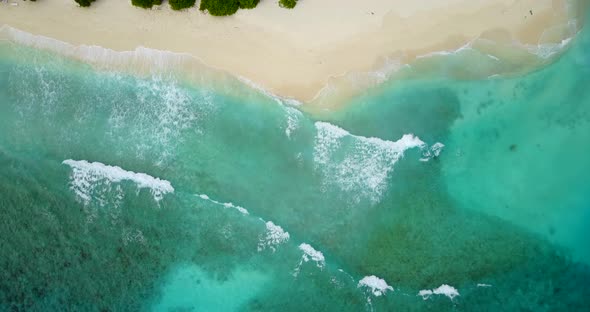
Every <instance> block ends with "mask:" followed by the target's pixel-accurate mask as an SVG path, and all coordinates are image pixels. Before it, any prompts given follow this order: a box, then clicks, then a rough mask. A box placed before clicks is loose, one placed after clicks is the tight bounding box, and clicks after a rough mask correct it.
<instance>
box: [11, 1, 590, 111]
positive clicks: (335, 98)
mask: <svg viewBox="0 0 590 312" xmlns="http://www.w3.org/2000/svg"><path fill="white" fill-rule="evenodd" d="M12 1H15V0H12ZM334 1H335V0H323V1H318V2H317V3H316V2H314V3H311V2H306V1H302V2H301V3H300V4H299V5H298V6H297V8H296V9H295V10H285V9H281V8H279V7H278V6H276V5H275V3H274V2H272V1H263V2H261V3H260V5H259V7H258V8H256V9H253V10H240V12H238V13H237V14H236V15H235V16H231V17H224V18H216V17H212V16H209V15H206V14H203V13H200V12H199V11H198V10H197V9H196V8H193V9H191V10H189V11H181V12H174V11H172V10H170V9H169V8H168V7H167V6H166V5H164V6H163V7H162V8H161V9H155V10H142V9H138V8H135V7H132V6H131V4H130V3H126V2H124V1H120V2H116V1H108V0H102V1H97V2H95V5H93V6H92V7H91V8H79V7H77V6H76V5H75V3H74V2H73V1H70V0H56V1H54V2H51V3H49V2H39V3H31V2H21V1H19V4H20V5H19V6H8V5H5V4H1V5H0V26H2V25H7V26H8V27H11V28H15V29H18V30H21V31H23V32H25V33H30V34H35V37H36V38H45V39H47V38H49V40H56V41H55V42H61V44H62V45H66V46H65V48H64V51H59V48H52V47H47V46H45V47H40V48H42V49H49V50H53V51H55V52H57V53H60V54H65V55H66V56H71V57H74V58H77V59H80V60H82V61H85V62H90V63H91V64H93V65H97V64H96V63H97V62H100V59H101V58H102V59H103V61H104V60H108V61H109V62H114V63H117V62H118V63H119V64H118V65H117V64H109V66H111V65H115V66H119V67H131V68H132V69H133V70H136V69H137V68H136V67H142V66H143V67H145V66H146V64H145V62H146V60H143V61H141V60H139V61H138V59H139V57H138V56H136V55H135V56H133V54H137V53H139V52H141V50H142V49H144V48H143V47H147V48H145V49H144V50H145V51H151V52H153V51H157V50H160V51H162V52H161V53H160V55H159V56H158V57H160V58H161V59H158V60H157V61H153V60H152V61H153V62H160V63H162V62H168V61H170V60H169V59H168V57H165V56H162V55H164V54H169V55H168V56H172V57H169V58H170V59H171V58H174V56H175V55H178V56H180V58H181V59H183V58H184V56H187V57H188V56H190V58H191V59H193V60H194V62H193V61H190V60H188V61H187V60H177V61H175V62H176V63H178V64H181V63H184V62H192V63H201V66H195V65H191V66H189V67H188V68H183V71H187V72H188V74H189V76H191V75H193V76H197V79H200V80H202V79H203V77H202V76H203V75H201V74H200V73H190V72H189V71H191V70H203V68H205V67H206V68H210V69H211V70H208V71H207V72H214V71H219V72H221V73H222V74H223V75H225V74H228V75H231V76H233V77H235V78H237V80H239V81H241V82H242V83H246V84H249V85H255V86H256V88H258V89H260V90H263V92H265V93H268V94H270V95H272V96H275V95H276V97H278V98H281V99H284V100H288V101H289V100H291V101H297V102H300V103H304V104H305V105H304V106H305V107H307V108H310V109H312V110H315V109H331V108H335V107H338V106H341V105H342V102H343V101H344V100H346V99H347V98H350V97H352V96H354V95H356V94H359V93H360V92H362V91H364V90H366V89H368V88H370V87H372V86H375V85H377V84H380V83H382V82H384V81H387V80H389V79H391V77H392V75H394V74H397V73H398V72H399V71H400V69H402V68H407V67H408V66H412V67H414V65H418V66H417V68H418V67H420V64H426V63H428V62H431V61H429V60H431V59H433V58H436V57H438V56H441V55H442V56H445V55H453V54H456V53H459V52H461V53H463V50H465V49H464V48H465V47H468V48H467V50H470V49H475V50H483V51H484V52H486V53H488V52H489V53H488V55H490V56H492V57H495V58H498V56H501V57H500V58H502V60H503V61H506V62H505V63H508V64H509V63H513V62H514V61H515V60H517V61H519V62H521V63H522V64H524V65H522V66H521V67H523V68H529V69H530V68H533V67H535V66H539V65H540V64H542V63H543V61H544V59H546V58H544V57H543V56H542V55H540V53H541V52H543V51H542V50H543V49H545V48H547V49H549V51H550V52H552V53H556V52H558V51H559V49H562V48H563V47H564V46H566V45H567V42H566V44H562V43H563V42H564V40H567V39H568V38H571V37H572V36H573V35H575V33H576V32H577V30H578V29H579V28H580V26H581V25H575V23H572V21H575V19H576V18H578V16H573V14H575V11H576V10H575V9H572V8H571V6H574V7H575V5H576V4H577V3H576V2H567V1H566V0H557V1H534V0H526V1H520V2H518V3H516V4H514V3H512V4H510V2H512V1H504V0H482V1H480V2H479V3H478V4H475V3H471V2H469V1H465V0H453V1H451V2H450V3H449V5H448V6H447V7H444V8H440V5H441V4H440V3H438V2H440V1H438V0H429V3H428V4H430V7H429V8H428V9H424V8H423V7H421V8H417V7H412V6H413V5H412V4H404V5H402V4H401V2H402V1H398V0H396V1H392V2H391V1H385V0H371V1H369V2H370V3H365V4H351V5H350V6H351V7H347V8H345V10H343V12H342V13H341V14H340V15H338V16H335V14H336V13H329V12H328V13H327V15H326V16H325V18H324V17H322V15H321V14H323V13H326V12H324V11H323V10H324V9H328V8H330V6H329V5H330V4H333V3H334ZM397 2H400V3H397ZM96 4H98V5H96ZM347 5H348V4H347ZM396 5H398V6H399V8H397V9H396V11H393V10H391V8H392V7H395V6H396ZM355 6H356V7H355ZM363 6H365V7H371V6H380V7H379V8H380V10H381V11H378V12H372V13H373V15H370V16H371V17H375V18H374V19H368V18H366V16H363V17H362V18H359V19H358V20H351V23H347V24H345V26H343V29H342V31H336V29H333V27H334V21H338V20H339V19H342V18H344V17H346V16H348V15H354V14H355V13H356V12H357V11H358V10H361V9H362V7H363ZM414 6H415V5H414ZM515 6H519V7H522V8H524V7H534V8H535V11H533V10H532V9H531V10H527V11H526V13H527V14H529V15H528V16H527V15H524V17H523V16H521V15H522V14H519V15H518V16H517V13H521V11H522V10H523V9H521V11H518V12H517V13H509V12H508V10H509V9H511V10H513V11H514V10H517V9H516V8H514V7H515ZM568 6H570V8H568ZM388 8H389V10H387V9H388ZM60 10H64V11H66V12H64V13H67V14H68V16H69V17H70V15H69V14H71V15H72V16H71V20H72V21H71V23H69V27H67V26H66V25H63V24H62V23H59V22H57V19H58V17H59V15H57V13H59V12H60ZM314 10H317V11H318V12H317V13H313V11H314ZM334 10H335V9H334ZM48 11H49V13H50V14H48ZM384 11H386V12H385V13H384ZM529 11H531V12H534V13H531V12H529ZM379 12H380V13H379ZM64 13H61V14H60V15H63V14H64ZM305 14H310V15H309V16H306V15H305ZM498 14H500V15H508V16H501V17H505V18H504V19H502V18H501V17H499V16H498ZM376 15H378V16H376ZM32 16H33V17H35V18H31V17H32ZM126 17H129V18H126ZM451 17H460V18H459V19H457V21H453V22H452V21H450V20H451ZM281 19H282V20H283V21H282V20H281ZM306 19H310V22H306ZM314 19H318V20H314ZM520 19H522V20H520ZM445 20H446V21H445ZM52 21H53V22H52ZM354 22H357V23H354ZM298 23H299V24H301V25H305V26H302V27H294V28H293V29H289V28H288V26H297V25H298ZM322 23H323V24H322ZM76 25H80V27H75V26H76ZM82 25H86V28H84V27H83V26H82ZM88 25H90V26H88ZM116 25H119V27H115V28H116V30H120V31H116V32H113V30H111V28H112V27H113V26H116ZM319 25H326V27H325V28H323V27H319ZM502 25H503V26H502ZM123 26H126V27H123ZM467 26H472V27H467ZM88 27H90V28H88ZM270 27H272V28H273V29H269V28H270ZM314 27H318V28H317V29H319V30H321V31H318V32H315V31H314V30H315V28H314ZM3 28H6V27H3ZM191 28H192V29H191ZM81 29H82V30H81ZM176 29H179V31H178V32H175V31H173V30H176ZM433 29H437V32H436V33H434V32H433V31H432V30H433ZM401 30H403V31H404V33H401ZM208 31H210V32H208ZM171 34H172V35H171ZM333 34H338V36H337V37H334V36H333ZM392 35H393V36H392ZM39 36H41V37H39ZM195 37H196V38H195ZM129 38H131V39H129ZM9 40H12V41H16V42H18V40H15V39H14V38H9ZM29 40H34V38H32V39H29ZM21 41H23V40H21ZM25 41H26V40H25ZM19 43H21V44H25V45H29V46H33V47H35V46H37V47H39V46H38V45H39V44H38V43H36V42H19ZM256 43H258V44H259V45H255V44H256ZM490 43H491V44H490ZM72 47H73V49H72ZM68 49H69V50H68ZM93 49H94V53H96V54H97V55H91V53H90V52H88V51H91V50H93ZM101 49H102V50H101ZM66 50H67V51H66ZM109 51H114V52H115V53H114V54H117V55H106V54H108V52H109ZM158 52H159V51H158ZM236 52H238V53H236ZM76 53H78V54H76ZM535 53H537V54H538V55H535ZM126 55H127V56H128V55H132V56H131V57H132V59H133V58H134V62H135V63H133V62H132V63H131V64H129V63H127V64H125V60H124V59H125V56H126ZM496 55H497V56H496ZM148 57H149V56H143V58H148ZM93 59H94V61H93ZM141 62H144V63H143V64H138V63H141ZM153 62H150V63H153ZM178 64H176V66H174V67H179V68H180V67H182V66H178ZM408 64H410V65H408ZM147 65H149V66H153V64H151V65H150V64H147ZM158 66H167V65H166V64H158ZM422 66H426V67H428V66H429V65H428V64H426V65H422ZM496 67H497V66H496ZM523 68H517V69H516V70H517V71H518V70H522V69H523ZM142 70H145V68H143V69H142ZM508 70H513V69H510V68H508V69H500V70H498V73H497V74H502V73H504V72H506V71H508ZM459 74H461V73H459ZM481 74H490V73H487V72H482V73H481ZM401 75H402V76H403V75H404V74H401ZM484 77H485V76H484ZM193 78H195V77H193Z"/></svg>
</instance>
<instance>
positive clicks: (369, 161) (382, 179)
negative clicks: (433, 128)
mask: <svg viewBox="0 0 590 312" xmlns="http://www.w3.org/2000/svg"><path fill="white" fill-rule="evenodd" d="M315 126H316V130H317V135H316V138H315V147H314V162H315V164H316V169H317V170H319V171H321V172H322V173H323V174H324V184H325V185H327V184H334V185H336V186H337V187H338V188H340V189H341V190H342V191H345V192H354V194H355V195H356V197H355V200H356V201H360V200H361V199H369V200H371V201H373V202H378V201H379V200H380V199H381V197H382V195H383V193H384V191H385V189H386V186H387V179H388V176H389V174H390V173H391V172H392V170H393V166H394V164H395V163H396V162H397V161H398V160H399V159H400V158H402V157H403V153H404V151H406V150H407V149H410V148H414V147H419V148H424V147H426V144H425V143H424V142H422V141H421V140H420V139H419V138H418V137H416V136H414V135H412V134H406V135H404V136H403V137H402V138H401V139H399V140H398V141H395V142H392V141H386V140H382V139H379V138H368V137H362V136H356V135H352V134H350V133H348V132H347V131H346V130H344V129H342V128H339V127H337V126H335V125H332V124H330V123H326V122H316V123H315ZM344 146H346V147H350V149H349V150H345V153H341V151H342V150H341V149H342V148H343V147H344ZM437 151H438V150H437Z"/></svg>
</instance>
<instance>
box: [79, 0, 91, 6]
mask: <svg viewBox="0 0 590 312" xmlns="http://www.w3.org/2000/svg"><path fill="white" fill-rule="evenodd" d="M74 1H76V3H78V4H79V5H80V6H81V7H89V6H90V4H91V3H92V2H94V0H74Z"/></svg>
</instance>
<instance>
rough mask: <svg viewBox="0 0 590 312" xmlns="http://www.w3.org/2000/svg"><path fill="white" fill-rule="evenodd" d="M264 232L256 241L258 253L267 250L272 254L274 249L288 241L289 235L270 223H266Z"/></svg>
mask: <svg viewBox="0 0 590 312" xmlns="http://www.w3.org/2000/svg"><path fill="white" fill-rule="evenodd" d="M265 225H266V232H265V233H264V234H263V235H261V236H260V238H259V239H258V251H263V250H265V249H266V248H269V249H270V250H272V251H273V252H275V251H276V247H277V246H278V245H280V244H282V243H285V242H287V241H288V240H289V233H288V232H285V230H283V228H282V227H280V226H278V225H276V224H274V223H273V222H272V221H267V222H266V223H265Z"/></svg>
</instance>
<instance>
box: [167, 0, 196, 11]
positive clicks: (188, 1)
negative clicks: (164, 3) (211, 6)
mask: <svg viewBox="0 0 590 312" xmlns="http://www.w3.org/2000/svg"><path fill="white" fill-rule="evenodd" d="M168 2H169V3H170V7H171V8H172V9H173V10H182V9H186V8H190V7H192V6H193V5H195V0H169V1H168Z"/></svg>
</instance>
